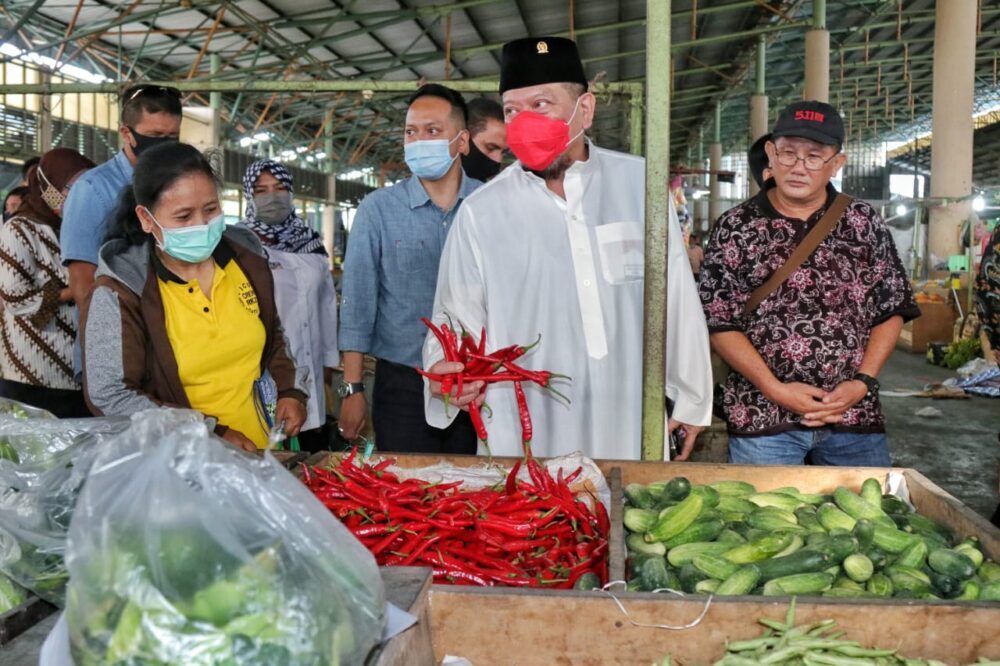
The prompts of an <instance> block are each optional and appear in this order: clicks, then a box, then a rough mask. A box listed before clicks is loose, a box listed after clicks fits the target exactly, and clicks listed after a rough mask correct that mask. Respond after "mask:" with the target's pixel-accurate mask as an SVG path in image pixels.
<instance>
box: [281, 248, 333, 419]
mask: <svg viewBox="0 0 1000 666" xmlns="http://www.w3.org/2000/svg"><path fill="white" fill-rule="evenodd" d="M266 249H267V260H268V262H269V263H270V265H271V273H272V274H273V275H274V295H275V300H276V302H277V305H278V316H279V317H280V318H281V327H282V329H284V332H285V337H286V339H287V341H288V352H289V355H290V356H291V357H292V358H293V359H295V366H296V368H297V371H298V373H299V376H300V377H304V381H305V384H306V386H307V387H308V392H309V402H308V404H307V405H306V421H305V423H304V424H303V425H302V429H303V430H312V429H314V428H319V427H320V426H322V425H323V424H324V423H325V422H326V397H325V396H326V393H325V391H324V388H323V386H324V382H323V368H324V367H326V368H335V367H337V366H338V365H340V352H339V351H338V350H337V294H336V291H335V288H334V286H333V277H332V276H331V275H330V260H329V259H328V258H327V256H326V255H325V254H299V253H294V252H282V251H280V250H276V249H274V248H273V247H268V248H266Z"/></svg>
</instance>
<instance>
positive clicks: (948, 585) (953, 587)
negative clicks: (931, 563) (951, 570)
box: [924, 568, 963, 599]
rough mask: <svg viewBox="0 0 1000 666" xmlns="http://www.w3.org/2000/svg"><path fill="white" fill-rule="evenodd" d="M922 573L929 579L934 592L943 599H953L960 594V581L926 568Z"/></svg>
mask: <svg viewBox="0 0 1000 666" xmlns="http://www.w3.org/2000/svg"><path fill="white" fill-rule="evenodd" d="M924 573H926V574H927V577H928V578H930V579H931V586H932V587H933V588H934V592H935V593H936V594H938V595H940V596H941V597H943V598H945V599H954V598H955V597H957V596H958V595H959V594H961V593H962V585H963V583H962V581H960V580H958V579H957V578H953V577H951V576H946V575H945V574H943V573H938V572H937V571H934V570H933V569H931V568H928V569H927V570H926V571H925V572H924Z"/></svg>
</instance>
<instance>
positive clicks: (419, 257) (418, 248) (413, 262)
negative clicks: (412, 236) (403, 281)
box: [393, 240, 434, 275]
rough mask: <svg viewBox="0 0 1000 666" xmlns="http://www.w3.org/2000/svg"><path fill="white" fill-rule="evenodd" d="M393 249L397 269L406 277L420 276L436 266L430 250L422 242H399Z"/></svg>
mask: <svg viewBox="0 0 1000 666" xmlns="http://www.w3.org/2000/svg"><path fill="white" fill-rule="evenodd" d="M393 247H394V248H395V263H396V268H398V269H399V272H400V273H403V274H404V275H418V274H420V273H424V272H426V271H428V270H431V269H432V268H433V266H434V264H433V261H432V259H433V258H432V257H431V256H430V248H429V247H428V246H427V245H426V244H425V243H424V241H422V240H397V241H396V242H395V243H394V244H393Z"/></svg>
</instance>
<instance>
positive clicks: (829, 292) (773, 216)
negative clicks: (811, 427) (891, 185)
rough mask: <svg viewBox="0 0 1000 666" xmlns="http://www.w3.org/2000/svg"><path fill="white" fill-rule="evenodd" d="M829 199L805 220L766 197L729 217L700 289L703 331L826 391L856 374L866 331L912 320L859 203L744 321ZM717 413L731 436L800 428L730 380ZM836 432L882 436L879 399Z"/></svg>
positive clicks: (909, 295) (888, 257) (886, 252)
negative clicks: (739, 342) (739, 343)
mask: <svg viewBox="0 0 1000 666" xmlns="http://www.w3.org/2000/svg"><path fill="white" fill-rule="evenodd" d="M769 184H770V187H774V182H773V181H770V183H769ZM770 187H769V188H767V189H768V190H769V189H770ZM836 195H837V192H836V190H835V189H834V188H833V186H828V187H827V201H826V204H825V205H824V206H823V207H822V208H821V209H820V210H818V211H816V212H815V213H813V215H812V216H811V217H810V218H809V219H808V220H799V219H790V218H787V217H785V216H783V215H781V214H780V213H778V212H777V211H776V210H775V209H774V206H772V205H771V203H770V200H769V199H768V197H767V193H766V191H762V192H761V193H760V194H758V195H757V196H755V197H754V198H752V199H750V200H748V201H746V202H744V203H742V204H740V205H739V206H736V207H735V208H733V209H731V210H729V211H728V212H726V213H725V214H724V215H723V216H722V217H721V218H720V219H719V221H718V222H717V223H716V225H715V227H714V229H713V231H712V237H711V241H710V243H709V246H708V249H707V251H706V253H705V261H704V263H703V264H702V267H701V283H700V293H701V301H702V306H703V307H704V310H705V319H706V322H707V324H708V328H709V332H711V333H718V332H722V331H740V332H742V333H743V334H745V335H746V336H747V338H748V339H749V340H750V342H751V343H752V344H753V346H754V347H755V348H756V349H757V351H758V352H759V353H760V355H761V357H763V359H764V362H765V363H766V364H767V366H768V367H769V368H770V369H771V372H773V373H774V375H775V376H776V377H777V378H778V379H779V380H780V381H782V382H803V383H805V384H809V385H812V386H817V387H819V388H822V389H824V390H826V391H830V390H833V388H834V387H836V386H837V385H838V384H840V383H841V382H844V381H847V380H849V379H851V378H852V377H853V376H854V374H855V372H857V370H858V368H859V367H860V365H861V360H862V358H863V357H864V354H865V349H866V348H867V346H868V339H869V336H870V335H871V331H872V328H874V327H875V326H878V325H879V324H881V323H883V322H885V321H886V320H888V319H889V318H891V317H893V316H896V315H900V316H902V317H903V318H904V320H909V319H913V318H915V317H918V316H920V310H919V309H918V308H917V305H916V302H915V301H914V299H913V290H912V289H911V287H910V282H909V280H908V279H907V277H906V273H905V271H904V270H903V265H902V263H901V262H900V260H899V255H898V254H897V253H896V247H895V245H894V244H893V241H892V237H891V235H890V233H889V229H888V227H886V225H885V222H884V221H883V220H882V218H881V217H880V216H879V214H878V213H877V212H876V211H875V210H874V209H873V208H872V207H871V206H870V205H868V204H867V203H865V202H863V201H860V200H854V201H853V202H852V203H851V205H850V206H848V207H847V209H846V210H845V212H844V213H843V214H842V215H841V218H840V221H839V222H838V223H837V226H836V227H835V228H834V230H833V231H832V232H831V233H830V234H829V235H828V236H827V237H826V238H825V239H824V240H823V242H822V243H820V245H819V247H817V248H816V250H815V251H814V252H813V254H812V256H811V257H809V258H808V259H807V260H806V261H805V262H803V264H802V265H801V266H800V267H799V268H798V269H797V270H796V271H795V272H794V273H792V274H791V275H790V276H789V277H788V279H787V280H785V282H784V284H782V285H781V286H780V287H778V288H777V289H776V290H774V291H773V292H772V293H771V294H770V295H769V296H768V297H767V298H766V299H764V301H763V302H762V303H761V304H760V305H759V306H758V307H757V309H756V310H755V311H754V312H752V313H750V314H749V315H747V316H744V314H743V308H744V304H745V303H746V302H747V300H748V299H749V298H750V295H751V293H753V291H754V290H755V289H756V288H757V287H759V286H760V285H762V284H763V283H764V282H766V281H767V279H768V278H769V277H770V276H771V275H772V274H773V273H774V271H776V270H777V269H778V268H780V267H781V266H782V264H784V263H785V261H786V260H787V259H788V257H789V256H790V255H791V253H792V252H793V251H794V249H795V248H796V247H797V246H798V245H799V244H800V243H801V242H802V240H803V239H804V238H805V236H806V234H808V233H809V231H810V230H811V229H812V228H813V227H814V226H815V225H816V224H817V223H818V222H819V221H820V219H821V218H822V217H823V214H824V213H825V212H826V209H827V208H828V207H829V206H830V205H831V204H832V203H833V200H834V198H835V197H836ZM724 410H725V413H726V420H727V423H728V427H729V432H730V434H733V435H742V436H756V435H767V434H773V433H776V432H781V431H785V430H797V429H805V426H802V425H801V424H800V423H799V421H800V418H801V417H800V416H798V415H797V414H794V413H792V412H789V411H788V410H785V409H783V408H782V407H779V406H778V405H776V404H774V403H773V402H771V401H770V400H768V399H767V398H765V397H764V395H763V393H761V391H760V390H758V388H757V387H756V386H754V385H753V384H752V383H751V382H750V381H749V380H748V379H747V378H746V377H743V376H742V375H740V374H739V373H736V372H733V373H731V374H730V375H729V379H728V381H727V382H726V385H725V391H724ZM834 429H836V430H846V431H852V432H883V431H884V430H885V420H884V418H883V416H882V410H881V407H880V405H879V402H878V398H877V397H876V396H870V397H866V398H864V399H863V400H862V401H861V402H859V403H858V404H856V405H855V406H854V407H852V408H851V409H849V410H847V412H845V413H844V416H843V421H842V423H841V424H839V425H837V426H835V427H834Z"/></svg>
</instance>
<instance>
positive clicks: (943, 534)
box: [906, 513, 955, 546]
mask: <svg viewBox="0 0 1000 666" xmlns="http://www.w3.org/2000/svg"><path fill="white" fill-rule="evenodd" d="M906 522H907V523H908V524H909V526H910V528H912V530H913V531H914V532H917V533H921V534H934V535H937V536H938V537H940V538H941V539H943V540H944V541H946V542H947V544H948V545H949V546H950V545H951V544H953V543H954V542H955V535H954V534H953V533H952V531H951V530H950V529H948V528H947V527H945V526H944V525H942V524H941V523H939V522H937V521H936V520H931V519H930V518H928V517H927V516H921V515H920V514H919V513H911V514H908V515H907V516H906Z"/></svg>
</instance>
